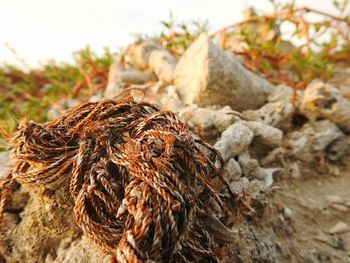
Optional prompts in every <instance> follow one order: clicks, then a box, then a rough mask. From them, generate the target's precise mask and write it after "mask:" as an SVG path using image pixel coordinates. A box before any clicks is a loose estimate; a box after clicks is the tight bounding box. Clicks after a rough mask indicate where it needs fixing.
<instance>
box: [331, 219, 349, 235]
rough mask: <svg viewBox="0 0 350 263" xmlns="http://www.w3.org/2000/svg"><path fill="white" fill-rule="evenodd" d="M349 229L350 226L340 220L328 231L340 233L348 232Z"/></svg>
mask: <svg viewBox="0 0 350 263" xmlns="http://www.w3.org/2000/svg"><path fill="white" fill-rule="evenodd" d="M349 230H350V228H349V226H348V225H347V224H346V223H344V222H341V221H339V222H338V223H336V224H335V225H334V226H332V227H331V228H330V229H329V230H328V233H330V234H339V233H344V232H348V231H349Z"/></svg>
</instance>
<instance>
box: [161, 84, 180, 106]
mask: <svg viewBox="0 0 350 263" xmlns="http://www.w3.org/2000/svg"><path fill="white" fill-rule="evenodd" d="M162 91H163V93H162V94H161V95H160V99H159V101H158V103H159V104H160V106H161V108H162V109H165V110H171V111H174V112H179V111H180V109H182V108H183V105H182V101H181V100H180V98H179V95H178V94H177V92H176V89H175V87H174V86H167V87H165V88H163V89H162Z"/></svg>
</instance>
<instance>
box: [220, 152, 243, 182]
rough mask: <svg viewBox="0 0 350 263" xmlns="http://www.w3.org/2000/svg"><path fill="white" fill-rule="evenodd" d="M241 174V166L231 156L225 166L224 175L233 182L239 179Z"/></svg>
mask: <svg viewBox="0 0 350 263" xmlns="http://www.w3.org/2000/svg"><path fill="white" fill-rule="evenodd" d="M241 176H242V169H241V166H240V165H239V163H238V162H237V161H236V160H235V159H234V158H230V159H229V160H228V162H227V163H226V165H225V167H224V177H225V178H226V180H228V182H229V183H231V182H233V181H238V180H239V178H240V177H241Z"/></svg>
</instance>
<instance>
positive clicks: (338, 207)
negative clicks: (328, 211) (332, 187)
mask: <svg viewBox="0 0 350 263" xmlns="http://www.w3.org/2000/svg"><path fill="white" fill-rule="evenodd" d="M331 207H332V208H334V209H336V210H338V211H341V212H348V211H349V208H348V207H347V206H345V205H341V204H332V205H331Z"/></svg>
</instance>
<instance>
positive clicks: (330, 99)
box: [300, 80, 350, 132]
mask: <svg viewBox="0 0 350 263" xmlns="http://www.w3.org/2000/svg"><path fill="white" fill-rule="evenodd" d="M300 110H301V112H302V113H303V114H305V115H306V116H307V117H308V118H309V119H310V120H312V121H314V120H317V119H318V118H324V119H328V120H330V121H332V122H334V123H335V124H337V125H339V127H340V128H342V129H344V130H345V131H346V132H350V101H349V100H348V99H346V98H345V97H343V95H342V94H341V92H340V91H339V89H337V88H335V87H334V86H333V85H330V84H325V83H323V82H322V81H319V80H314V81H313V82H312V83H310V84H309V85H308V86H307V87H306V89H305V92H304V95H303V97H302V100H301V102H300Z"/></svg>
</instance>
